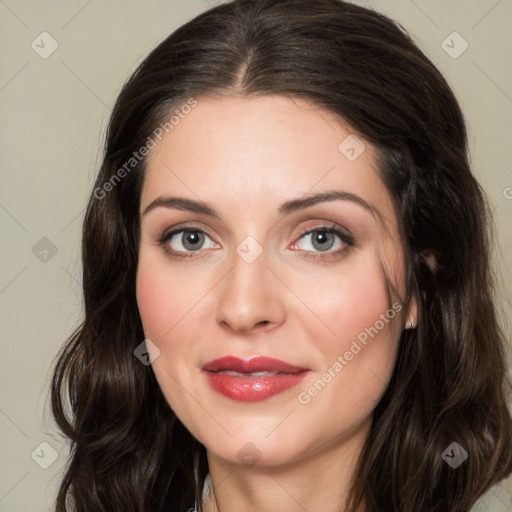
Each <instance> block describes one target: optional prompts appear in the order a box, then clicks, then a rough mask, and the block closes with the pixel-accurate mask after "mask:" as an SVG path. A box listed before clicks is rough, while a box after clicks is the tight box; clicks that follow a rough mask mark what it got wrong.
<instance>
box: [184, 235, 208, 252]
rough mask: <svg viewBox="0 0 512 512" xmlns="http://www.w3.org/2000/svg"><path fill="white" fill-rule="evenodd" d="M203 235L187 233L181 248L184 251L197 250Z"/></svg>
mask: <svg viewBox="0 0 512 512" xmlns="http://www.w3.org/2000/svg"><path fill="white" fill-rule="evenodd" d="M202 239H203V235H202V234H201V233H199V232H197V231H189V232H187V233H186V235H185V237H184V239H183V246H184V247H185V248H186V249H192V250H194V249H197V247H200V246H201V243H202Z"/></svg>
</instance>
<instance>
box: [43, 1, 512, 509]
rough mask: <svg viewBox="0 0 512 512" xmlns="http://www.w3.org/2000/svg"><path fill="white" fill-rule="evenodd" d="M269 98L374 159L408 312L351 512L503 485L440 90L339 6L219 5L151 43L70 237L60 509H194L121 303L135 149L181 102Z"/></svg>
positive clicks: (483, 332) (477, 199)
mask: <svg viewBox="0 0 512 512" xmlns="http://www.w3.org/2000/svg"><path fill="white" fill-rule="evenodd" d="M269 94H279V95H285V96H288V97H300V98H304V99H307V100H309V101H310V102H312V103H313V104H315V105H317V106H319V107H322V108H325V109H327V110H329V111H331V112H332V113H334V114H336V115H337V116H339V118H340V119H343V120H344V121H345V122H346V123H348V125H349V126H350V127H351V128H352V129H353V130H354V132H355V133H357V134H358V136H360V137H361V138H362V139H363V140H365V141H367V142H368V143H370V144H371V145H373V147H374V148H375V150H376V154H377V164H378V172H379V175H380V178H381V179H382V181H383V183H384V184H385V186H386V188H387V190H388V192H389V194H390V196H391V197H392V200H393V202H394V206H395V211H396V214H397V218H398V223H399V227H400V231H401V236H402V241H403V246H404V251H405V255H406V279H407V289H408V290H409V295H410V296H414V297H415V298H416V300H417V303H418V308H419V309H418V311H419V316H418V323H417V328H416V329H412V330H406V331H404V332H403V333H402V334H401V339H400V346H399V351H398V357H397V360H396V364H395V367H394V371H393V375H392V379H391V382H390V384H389V386H388V389H387V390H386V392H385V394H384V396H383V397H382V399H381V401H380V402H379V403H378V405H377V407H376V409H375V411H374V417H373V423H372V428H371V431H370V435H369V437H368V438H367V440H366V442H365V444H364V447H363V450H362V453H361V455H360V458H359V461H358V464H357V467H356V471H355V474H354V476H353V480H352V482H351V484H352V487H351V494H350V495H351V498H350V502H349V510H350V512H355V511H356V510H357V507H358V506H359V505H361V504H363V503H364V504H366V506H367V507H368V511H369V512H373V511H394V512H412V511H415V512H427V511H428V512H447V511H450V512H467V511H468V510H469V509H470V508H471V506H472V505H473V504H474V503H475V502H476V500H477V498H478V497H479V496H480V495H481V494H483V493H484V492H485V491H486V490H487V489H489V488H490V487H491V486H492V485H493V484H495V483H497V482H498V481H500V480H501V479H503V478H504V477H505V476H507V475H508V474H509V473H510V472H511V470H512V420H511V416H510V412H509V410H508V408H507V399H508V397H510V393H511V389H512V388H511V382H510V377H509V375H508V373H507V369H506V364H505V361H506V355H507V354H506V349H505V347H506V345H505V339H504V335H503V332H502V330H501V329H500V326H499V322H498V319H497V316H498V315H497V312H496V298H495V297H494V291H493V290H494V288H493V275H492V272H491V266H490V249H491V247H492V245H491V244H492V239H491V236H490V235H491V233H492V230H491V227H492V226H491V224H490V220H491V217H490V214H489V207H488V204H487V200H486V198H485V195H484V193H483V191H482V189H481V187H480V186H479V184H478V183H477V181H476V179H475V177H474V176H473V174H472V172H471V169H470V165H469V157H468V148H467V136H466V127H465V122H464V118H463V115H462V113H461V111H460V108H459V105H458V103H457V101H456V99H455V97H454V95H453V93H452V91H451V89H450V87H449V86H448V84H447V82H446V81H445V79H444V78H443V77H442V75H441V74H440V73H439V71H438V70H437V68H436V67H435V66H434V65H433V64H432V63H431V62H430V61H429V59H428V58H427V57H426V56H425V55H424V54H423V53H422V51H421V50H420V49H419V48H418V47H417V46H416V45H415V44H414V42H413V41H412V39H411V38H410V37H409V36H408V35H407V33H406V32H405V30H404V29H403V28H402V27H400V26H399V25H398V24H396V23H395V22H393V21H391V20H390V19H388V18H387V17H386V16H384V15H382V14H380V13H378V12H374V11H372V10H370V9H367V8H363V7H361V6H358V5H355V4H351V3H348V2H344V1H342V0H234V1H232V2H229V3H224V4H221V5H219V6H217V7H215V8H212V9H209V10H208V11H206V12H204V13H202V14H200V15H198V16H197V17H195V18H194V19H192V20H191V21H189V22H187V23H186V24H185V25H183V26H181V27H180V28H178V29H177V30H176V31H175V32H173V33H172V34H171V35H170V36H169V37H167V38H166V39H165V40H164V41H163V42H161V43H160V44H159V45H158V46H157V47H156V48H155V49H154V50H153V51H152V52H151V53H150V54H149V56H148V57H147V58H146V59H145V60H144V61H143V62H142V63H141V64H140V66H139V67H138V68H137V70H136V71H135V72H134V73H133V75H132V76H131V77H130V78H129V80H128V81H127V83H126V84H125V85H124V88H123V89H122V91H121V93H120V95H119V97H118V99H117V102H116V104H115V107H114V109H113V112H112V116H111V119H110V122H109V125H108V130H107V134H106V141H105V148H104V154H103V161H102V164H101V168H100V170H99V173H98V176H97V180H96V183H95V185H94V190H93V191H92V192H91V195H90V198H89V202H88V206H87V210H86V214H85V219H84V223H83V237H82V266H83V300H84V308H85V313H84V314H85V317H84V320H83V322H82V323H81V324H80V326H79V327H78V328H77V329H76V331H75V332H74V333H73V334H72V335H71V336H70V338H69V339H68V340H67V343H66V344H65V345H64V347H63V348H62V350H61V351H60V353H59V354H58V358H57V360H56V363H55V367H54V369H53V376H52V387H51V404H52V413H53V415H54V418H55V419H56V422H57V424H58V426H59V428H60V429H61V431H62V433H63V434H64V435H65V436H67V437H68V438H69V439H70V444H71V451H70V456H69V461H68V465H67V467H66V470H65V474H64V476H63V479H62V482H61V485H60V489H59V492H58V496H57V498H56V512H64V511H65V510H66V507H67V506H68V507H72V509H73V510H76V511H77V512H89V511H94V512H107V511H108V512H164V511H173V512H174V511H175V512H184V511H186V510H188V509H189V507H191V506H193V504H194V501H195V500H196V501H197V502H198V503H201V490H202V486H203V483H204V479H205V476H206V473H207V471H208V466H207V460H206V451H205V448H204V446H202V445H201V444H200V443H199V442H198V441H196V440H195V439H194V438H193V436H192V435H191V434H190V433H189V432H188V431H187V429H186V428H185V427H184V425H183V424H182V423H181V422H180V420H179V419H178V418H177V417H176V415H175V414H174V412H173V411H172V409H171V408H170V406H169V404H168V403H167V402H166V400H165V398H164V396H163V394H162V392H161V390H160V388H159V385H158V382H157V381H156V378H155V376H154V373H153V371H152V368H151V366H145V365H143V364H141V363H140V361H139V360H138V359H137V358H136V357H135V356H134V349H135V348H136V347H137V346H138V345H139V344H140V343H141V342H142V341H143V340H144V332H143V329H142V323H141V320H140V316H139V312H138V308H137V302H136V296H135V282H136V279H135V277H136V271H137V259H138V247H139V229H140V226H139V205H140V194H141V188H142V185H143V180H144V171H145V165H146V158H145V157H142V158H141V157H140V148H141V147H142V146H144V145H148V143H149V142H150V140H151V139H152V138H154V135H155V129H156V128H158V127H159V126H160V125H161V124H162V123H164V122H165V120H166V119H168V118H169V116H170V115H172V113H173V112H176V113H179V112H180V108H181V107H182V106H183V105H186V104H187V103H188V102H190V99H191V98H192V99H198V100H199V101H200V98H201V97H234V96H237V97H250V96H261V95H269ZM183 108H184V107H183ZM135 155H137V158H135ZM127 162H130V164H129V166H127ZM121 169H124V171H125V172H121ZM452 442H457V443H459V444H460V445H461V446H462V447H463V448H464V449H465V450H466V452H467V453H468V458H467V460H466V461H465V462H464V463H463V464H462V465H460V466H459V467H458V468H457V469H454V468H452V467H451V466H450V465H449V464H447V463H446V462H445V461H444V460H443V457H442V454H443V452H444V451H445V449H446V448H447V447H448V446H449V445H450V444H451V443H452ZM66 504H68V505H66ZM199 508H200V510H201V505H199Z"/></svg>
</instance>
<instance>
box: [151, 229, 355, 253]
mask: <svg viewBox="0 0 512 512" xmlns="http://www.w3.org/2000/svg"><path fill="white" fill-rule="evenodd" d="M186 231H191V232H194V231H196V232H199V233H202V234H204V235H206V236H208V238H210V240H211V241H212V242H213V243H214V244H216V245H219V244H218V242H216V241H215V240H214V237H212V236H211V235H210V234H209V233H208V230H207V229H205V228H203V227H199V226H194V225H192V224H189V223H183V224H178V225H176V226H173V227H172V228H169V229H167V230H164V232H163V234H162V235H161V236H160V237H159V239H158V240H157V241H158V243H159V245H162V246H163V247H164V251H165V252H166V253H167V254H169V256H171V257H172V256H176V257H194V256H192V255H194V253H202V252H204V251H205V250H206V249H199V250H197V251H175V250H172V249H169V248H168V247H167V246H166V243H167V242H168V241H169V240H170V239H171V238H172V237H173V236H174V235H176V234H178V233H181V232H186ZM316 231H327V232H330V233H333V234H334V235H336V236H338V238H340V240H341V241H342V242H343V243H344V244H345V245H346V247H344V248H343V249H338V250H336V251H307V250H303V249H299V251H300V252H303V253H308V254H313V256H308V257H310V258H313V259H315V258H326V257H329V256H336V255H339V254H341V253H342V252H344V251H346V250H347V249H348V248H350V247H351V246H353V245H354V243H355V239H354V237H353V236H352V235H351V234H350V233H349V232H348V230H347V229H346V228H344V227H343V226H340V225H338V224H336V223H334V222H332V221H319V222H318V223H317V224H315V225H313V226H308V227H307V228H303V229H301V230H300V231H299V233H298V234H297V235H296V236H295V242H293V243H292V246H293V245H295V244H296V243H297V241H298V240H300V239H301V238H303V237H304V236H305V235H307V234H311V233H314V232H316ZM210 250H211V249H210ZM185 255H187V256H185ZM189 255H190V256H189ZM323 255H325V256H323Z"/></svg>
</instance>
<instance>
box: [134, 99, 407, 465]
mask: <svg viewBox="0 0 512 512" xmlns="http://www.w3.org/2000/svg"><path fill="white" fill-rule="evenodd" d="M374 160H375V153H374V151H373V149H372V147H371V146H370V145H369V144H368V143H366V142H364V143H363V141H361V140H360V139H357V138H355V137H354V135H353V134H352V132H351V130H350V128H349V127H348V126H347V125H346V124H345V123H343V122H340V120H339V119H335V118H334V116H332V115H331V114H330V113H329V112H327V111H325V110H321V109H319V108H317V107H315V106H314V105H313V104H311V103H309V102H307V101H305V100H301V99H291V98H286V97H281V96H265V97H260V98H252V99H238V98H224V99H207V98H198V103H197V106H195V108H193V109H191V111H190V113H188V114H187V115H186V116H184V117H183V118H182V119H181V120H180V122H179V124H177V125H175V126H174V127H173V129H172V130H170V131H169V132H168V133H167V134H166V135H165V136H164V137H163V138H162V140H161V141H160V142H159V143H158V144H157V145H156V147H154V148H153V149H152V151H151V153H150V155H149V157H148V166H147V173H146V176H145V181H144V185H143V190H142V196H141V205H140V212H141V243H140V253H139V266H138V272H137V301H138V306H139V310H140V315H141V318H142V322H143V327H144V333H145V336H146V339H149V340H151V343H149V344H148V345H149V347H150V353H151V354H152V355H153V357H155V359H154V361H153V370H154V372H155V375H156V377H157V379H158V382H159V384H160V387H161V389H162V391H163V393H164V395H165V397H166V399H167V401H168V403H169V405H170V406H171V407H172V409H173V410H174V411H175V413H176V414H177V416H178V417H179V418H180V420H181V421H182V422H183V424H184V425H185V426H186V427H187V428H188V429H189V431H190V432H191V433H192V434H193V435H194V436H195V437H196V438H197V439H198V440H199V441H200V442H201V443H202V444H203V445H205V447H206V448H207V449H208V450H209V451H210V452H211V453H214V454H215V455H216V456H218V457H221V458H223V459H224V460H227V461H231V462H234V463H237V462H243V461H244V460H247V458H252V459H254V461H256V460H257V461H258V463H259V464H268V465H278V464H282V463H285V462H291V461H294V460H299V459H300V458H303V457H306V456H308V455H311V454H313V453H315V452H317V451H319V450H322V449H323V448H325V447H327V446H330V445H332V444H333V443H336V442H343V440H344V439H347V438H348V437H349V436H350V435H351V433H352V432H354V431H355V430H357V428H358V427H359V426H361V425H363V424H365V423H368V420H369V419H370V418H371V415H372V412H373V409H374V408H375V406H376V404H377V402H378V401H379V399H380V398H381V396H382V394H383V393H384V391H385V389H386V387H387V385H388V382H389V379H390V377H391V374H392V370H393V366H394V363H395V358H396V353H397V348H398V339H399V336H400V332H401V331H402V329H403V328H404V325H405V323H406V322H407V321H409V320H412V319H413V318H414V315H415V311H414V309H413V308H414V305H412V306H410V307H409V308H408V309H407V310H406V308H405V306H404V305H403V304H402V303H401V300H400V297H404V296H405V291H406V290H405V283H404V275H405V264H404V258H403V254H402V249H401V241H400V236H399V233H398V228H397V219H396V216H395V213H394V210H393V206H392V202H391V198H390V196H389V194H388V192H387V191H386V189H385V188H384V186H383V184H382V182H381V180H380V178H379V176H378V172H377V169H376V166H375V164H374ZM226 358H227V359H226ZM266 358H270V359H266ZM276 360H277V361H276ZM247 443H251V444H250V445H249V444H247Z"/></svg>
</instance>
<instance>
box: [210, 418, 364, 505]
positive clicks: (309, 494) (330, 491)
mask: <svg viewBox="0 0 512 512" xmlns="http://www.w3.org/2000/svg"><path fill="white" fill-rule="evenodd" d="M370 427H371V417H370V418H368V419H367V420H366V421H365V422H364V423H363V424H360V425H358V427H357V428H356V429H355V430H354V431H352V432H351V433H350V434H348V435H346V436H344V437H343V438H341V439H337V440H336V441H334V442H333V443H331V444H330V445H328V446H325V447H322V448H321V449H318V450H317V451H315V452H314V453H310V454H308V455H305V456H303V457H301V458H298V459H297V460H293V461H290V462H287V463H286V464H279V465H267V466H265V465H259V464H256V465H254V466H249V465H244V464H241V463H239V462H238V463H236V462H233V461H228V460H225V459H222V458H220V457H218V456H217V455H215V454H214V453H212V452H211V451H207V455H208V466H209V471H210V476H211V479H212V484H213V493H210V496H209V498H208V500H207V502H206V503H205V504H204V510H205V512H231V511H233V510H244V512H261V511H264V512H282V511H283V510H286V511H289V512H304V510H308V511H309V512H315V511H322V512H341V511H344V510H345V508H346V502H347V495H348V492H349V486H350V483H351V480H352V477H353V474H354V471H355V467H356V464H357V460H358V457H359V454H360V453H361V450H362V447H363V444H364V441H365V439H366V437H367V435H368V432H369V429H370ZM212 494H213V495H212ZM358 512H364V509H362V508H361V509H360V510H359V511H358Z"/></svg>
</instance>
